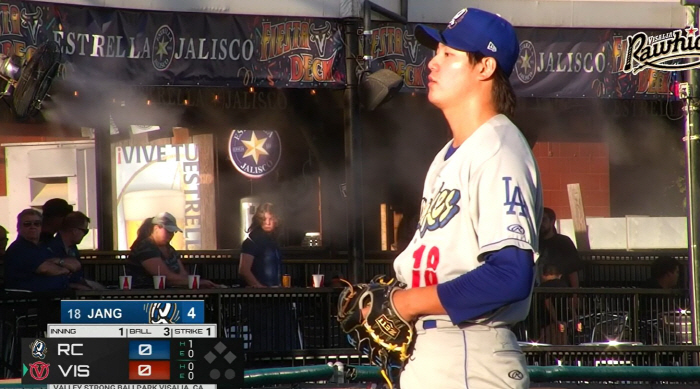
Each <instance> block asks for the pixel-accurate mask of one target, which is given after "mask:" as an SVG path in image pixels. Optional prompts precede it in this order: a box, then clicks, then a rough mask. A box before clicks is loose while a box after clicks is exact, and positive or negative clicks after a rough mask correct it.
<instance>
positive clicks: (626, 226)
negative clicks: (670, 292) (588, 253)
mask: <svg viewBox="0 0 700 389" xmlns="http://www.w3.org/2000/svg"><path fill="white" fill-rule="evenodd" d="M557 223H558V225H557V229H558V231H559V232H560V233H562V234H564V235H567V236H568V237H570V238H571V240H573V241H574V243H576V239H575V237H574V223H573V221H572V220H571V219H562V220H557ZM586 224H587V225H588V240H589V242H590V246H591V250H655V249H687V248H688V224H687V219H686V218H685V217H648V216H628V217H619V218H586Z"/></svg>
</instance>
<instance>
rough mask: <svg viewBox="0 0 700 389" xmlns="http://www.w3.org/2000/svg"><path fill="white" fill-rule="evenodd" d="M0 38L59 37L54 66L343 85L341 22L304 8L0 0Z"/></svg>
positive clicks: (235, 82) (134, 81) (5, 46)
mask: <svg viewBox="0 0 700 389" xmlns="http://www.w3.org/2000/svg"><path fill="white" fill-rule="evenodd" d="M0 20H1V21H2V23H0V47H1V48H2V52H3V54H5V55H8V54H17V55H19V56H27V57H30V56H31V54H32V53H33V52H34V51H35V50H36V48H37V47H38V46H39V45H40V44H41V43H43V42H45V41H47V40H53V41H56V42H58V44H59V45H60V47H61V53H62V54H63V58H64V60H65V64H66V66H65V67H64V68H63V70H62V72H61V75H62V76H63V77H65V78H69V77H77V79H80V80H83V81H85V80H87V81H90V80H95V79H100V80H102V81H111V82H115V83H120V82H127V83H128V84H131V85H138V86H147V85H181V86H186V85H194V86H197V85H201V86H225V87H231V88H236V87H271V88H286V87H293V88H307V87H308V88H317V87H343V86H344V85H345V52H344V48H343V44H342V40H343V38H342V34H343V32H342V29H341V23H340V21H338V20H328V19H319V18H308V17H296V16H290V17H276V16H269V17H268V16H255V15H228V14H212V13H190V12H187V13H185V12H182V13H174V12H158V11H141V10H125V9H115V8H107V7H85V6H72V5H64V4H51V3H40V2H36V1H13V0H10V1H6V2H3V3H0Z"/></svg>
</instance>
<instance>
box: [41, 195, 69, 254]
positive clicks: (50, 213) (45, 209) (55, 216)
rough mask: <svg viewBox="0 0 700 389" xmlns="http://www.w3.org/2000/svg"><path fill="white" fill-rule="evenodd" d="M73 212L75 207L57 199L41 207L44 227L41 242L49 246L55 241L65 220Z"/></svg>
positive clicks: (42, 227)
mask: <svg viewBox="0 0 700 389" xmlns="http://www.w3.org/2000/svg"><path fill="white" fill-rule="evenodd" d="M71 212H73V206H72V205H70V204H68V202H67V201H66V200H64V199H60V198H55V199H51V200H48V201H46V202H45V203H44V205H42V206H41V214H42V218H43V219H42V225H41V235H40V236H39V241H40V242H41V243H43V244H48V243H49V241H51V239H53V237H54V235H56V232H58V229H59V228H61V223H62V222H63V218H64V217H66V215H68V214H69V213H71Z"/></svg>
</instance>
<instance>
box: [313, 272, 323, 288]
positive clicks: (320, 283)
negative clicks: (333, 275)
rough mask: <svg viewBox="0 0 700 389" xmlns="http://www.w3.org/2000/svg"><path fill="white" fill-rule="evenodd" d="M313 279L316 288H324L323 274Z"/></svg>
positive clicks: (316, 275) (315, 275) (314, 276)
mask: <svg viewBox="0 0 700 389" xmlns="http://www.w3.org/2000/svg"><path fill="white" fill-rule="evenodd" d="M312 277H313V278H312V279H313V285H314V288H320V287H322V286H323V274H314V275H313V276H312Z"/></svg>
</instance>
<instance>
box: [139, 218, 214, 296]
mask: <svg viewBox="0 0 700 389" xmlns="http://www.w3.org/2000/svg"><path fill="white" fill-rule="evenodd" d="M178 232H180V233H181V232H182V230H181V229H180V227H178V226H177V223H176V222H175V216H173V215H172V214H170V213H168V212H163V213H159V214H158V215H156V216H155V217H153V218H146V219H145V220H144V221H143V223H141V226H140V227H139V229H138V232H137V236H136V239H135V240H134V243H133V244H132V245H131V253H130V254H129V258H128V259H127V262H126V273H127V274H128V275H130V276H132V288H136V289H138V288H153V276H155V275H164V276H165V282H166V285H167V286H170V287H181V288H186V287H187V276H188V275H189V273H188V272H187V269H186V268H185V266H184V265H183V264H182V261H181V260H180V255H179V254H178V252H177V251H176V250H175V248H174V247H173V246H172V245H170V241H171V240H172V239H173V236H174V235H175V234H176V233H178ZM217 286H218V285H217V284H215V283H213V282H211V281H209V280H205V279H201V280H200V288H215V287H217Z"/></svg>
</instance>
